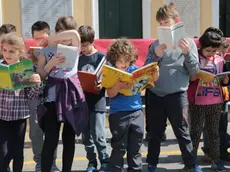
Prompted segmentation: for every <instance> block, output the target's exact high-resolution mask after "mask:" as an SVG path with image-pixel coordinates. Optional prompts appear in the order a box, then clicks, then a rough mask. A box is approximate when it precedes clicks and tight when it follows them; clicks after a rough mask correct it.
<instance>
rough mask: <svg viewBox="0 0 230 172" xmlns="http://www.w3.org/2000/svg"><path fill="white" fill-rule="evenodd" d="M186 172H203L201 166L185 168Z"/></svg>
mask: <svg viewBox="0 0 230 172" xmlns="http://www.w3.org/2000/svg"><path fill="white" fill-rule="evenodd" d="M183 171H184V172H203V171H202V169H201V168H200V167H199V166H197V165H196V166H195V168H187V167H185V168H184V169H183Z"/></svg>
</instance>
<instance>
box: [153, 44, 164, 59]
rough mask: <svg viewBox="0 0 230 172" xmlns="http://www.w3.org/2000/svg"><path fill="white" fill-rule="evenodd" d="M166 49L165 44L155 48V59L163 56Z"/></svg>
mask: <svg viewBox="0 0 230 172" xmlns="http://www.w3.org/2000/svg"><path fill="white" fill-rule="evenodd" d="M166 49H167V45H166V44H160V45H158V46H156V48H155V54H156V55H157V57H162V55H163V54H164V51H165V50H166Z"/></svg>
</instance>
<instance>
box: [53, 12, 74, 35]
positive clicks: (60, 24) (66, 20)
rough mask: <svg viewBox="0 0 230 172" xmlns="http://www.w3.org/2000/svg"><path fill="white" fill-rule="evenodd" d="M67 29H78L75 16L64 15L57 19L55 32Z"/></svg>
mask: <svg viewBox="0 0 230 172" xmlns="http://www.w3.org/2000/svg"><path fill="white" fill-rule="evenodd" d="M65 30H77V22H76V20H75V19H74V18H73V16H62V17H60V18H59V19H58V20H57V22H56V26H55V32H56V33H58V32H61V31H65Z"/></svg>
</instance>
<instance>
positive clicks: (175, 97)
mask: <svg viewBox="0 0 230 172" xmlns="http://www.w3.org/2000/svg"><path fill="white" fill-rule="evenodd" d="M165 109H166V113H167V116H168V118H169V121H170V123H171V125H172V128H173V131H174V134H175V136H176V138H177V140H178V143H179V147H180V150H181V154H182V159H183V161H184V164H185V167H186V168H188V169H191V168H194V167H195V158H194V155H193V146H192V141H191V137H190V133H189V123H188V99H187V93H186V92H179V93H174V94H171V95H168V96H166V97H165Z"/></svg>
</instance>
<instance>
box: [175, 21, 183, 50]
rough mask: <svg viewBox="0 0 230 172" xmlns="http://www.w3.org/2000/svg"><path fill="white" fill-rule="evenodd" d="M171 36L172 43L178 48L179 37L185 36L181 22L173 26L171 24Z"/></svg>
mask: <svg viewBox="0 0 230 172" xmlns="http://www.w3.org/2000/svg"><path fill="white" fill-rule="evenodd" d="M172 37H173V42H174V45H175V46H176V48H178V47H179V41H180V39H181V38H185V37H186V34H185V28H184V24H183V23H177V24H175V25H174V26H172Z"/></svg>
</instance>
